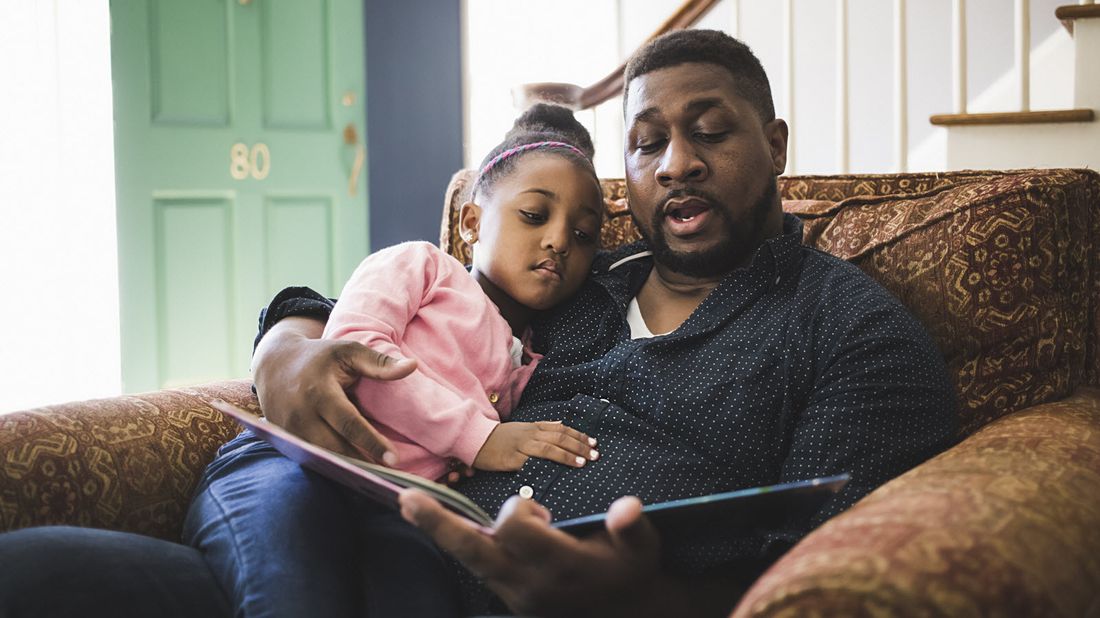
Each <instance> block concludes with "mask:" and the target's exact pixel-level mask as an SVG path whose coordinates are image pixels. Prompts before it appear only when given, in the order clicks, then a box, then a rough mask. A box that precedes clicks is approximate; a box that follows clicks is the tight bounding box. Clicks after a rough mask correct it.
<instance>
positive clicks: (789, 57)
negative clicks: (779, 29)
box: [783, 0, 797, 174]
mask: <svg viewBox="0 0 1100 618" xmlns="http://www.w3.org/2000/svg"><path fill="white" fill-rule="evenodd" d="M793 4H794V2H793V0H783V49H784V54H785V55H784V57H783V62H784V64H785V65H786V66H785V74H784V75H783V105H784V107H786V108H787V109H786V114H787V119H786V120H787V124H788V125H789V126H790V136H789V137H788V138H787V173H788V174H794V173H796V170H797V168H796V167H795V139H794V134H795V132H796V131H797V129H795V117H794V6H793Z"/></svg>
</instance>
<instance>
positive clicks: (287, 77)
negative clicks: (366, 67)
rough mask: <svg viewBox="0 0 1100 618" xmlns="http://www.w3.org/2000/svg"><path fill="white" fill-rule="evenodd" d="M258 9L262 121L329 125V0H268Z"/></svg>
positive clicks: (282, 124)
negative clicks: (261, 53) (261, 75)
mask: <svg viewBox="0 0 1100 618" xmlns="http://www.w3.org/2000/svg"><path fill="white" fill-rule="evenodd" d="M260 14H261V19H260V39H261V41H262V45H261V48H262V49H263V50H264V53H263V56H262V57H261V59H260V62H261V63H262V64H263V69H262V74H263V78H264V88H263V91H264V99H263V106H264V126H265V127H267V128H286V129H300V128H306V129H328V128H329V127H330V118H329V114H328V112H329V107H330V106H329V88H328V81H329V80H328V67H329V65H330V63H331V60H330V58H329V51H330V48H329V38H330V34H329V27H328V26H329V19H328V2H326V1H325V0H311V1H309V2H306V1H298V0H283V1H281V2H278V1H277V2H270V0H268V1H265V2H263V3H262V6H261V7H260Z"/></svg>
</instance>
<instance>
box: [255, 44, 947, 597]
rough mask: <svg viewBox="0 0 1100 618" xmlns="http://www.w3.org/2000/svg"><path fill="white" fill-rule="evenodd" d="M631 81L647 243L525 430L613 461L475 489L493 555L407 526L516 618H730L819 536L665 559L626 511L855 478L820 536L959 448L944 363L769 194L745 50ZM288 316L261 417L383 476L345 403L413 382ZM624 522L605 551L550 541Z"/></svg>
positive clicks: (591, 309) (732, 49) (549, 349)
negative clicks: (878, 492) (553, 429)
mask: <svg viewBox="0 0 1100 618" xmlns="http://www.w3.org/2000/svg"><path fill="white" fill-rule="evenodd" d="M625 81H626V91H625V93H624V112H625V117H626V127H627V139H626V148H625V156H626V180H627V191H628V197H629V203H630V209H631V213H632V215H633V217H634V219H635V221H636V223H637V226H638V229H639V230H640V231H641V232H642V234H643V236H644V237H645V239H646V240H645V241H644V242H641V243H638V244H636V245H633V246H631V247H626V248H624V249H621V250H619V251H616V252H614V253H613V254H610V255H605V256H602V257H601V258H599V259H597V263H596V264H595V265H594V272H593V275H592V278H591V281H590V283H589V285H587V286H586V288H585V289H584V290H583V291H582V292H581V293H580V294H579V295H578V297H577V298H576V299H575V300H574V301H573V302H571V303H569V304H568V306H566V307H563V308H560V309H559V310H557V311H556V312H555V313H554V314H553V315H551V316H549V317H548V318H547V319H546V320H545V322H544V323H543V324H541V325H540V328H539V330H538V333H539V335H540V337H539V340H540V343H541V345H542V346H543V347H544V349H545V351H546V356H545V358H544V360H543V362H542V365H540V367H539V369H538V372H537V373H536V375H535V377H534V378H533V379H532V381H531V383H530V384H529V385H528V389H527V392H525V394H524V398H523V401H522V402H521V405H520V407H519V408H518V409H517V410H516V411H515V412H514V413H513V417H512V418H513V419H515V420H523V421H532V420H545V419H554V420H563V421H564V422H566V423H567V424H569V425H571V426H574V427H576V428H578V429H580V430H581V431H584V432H586V433H588V434H589V435H593V436H596V437H597V438H598V439H599V444H600V453H601V458H600V460H599V461H598V462H595V463H594V464H592V465H589V466H586V467H585V468H583V469H578V470H564V469H561V468H562V467H560V466H555V465H554V464H552V463H550V462H541V461H537V460H530V461H529V462H528V463H527V464H526V465H525V466H524V468H523V469H522V470H520V471H519V472H518V473H517V474H516V475H501V474H491V473H482V474H478V475H477V476H475V477H473V478H471V479H467V480H464V481H463V482H462V483H461V485H460V489H461V490H462V491H463V492H464V493H466V494H467V495H469V496H470V497H472V498H473V499H474V500H475V501H477V502H479V503H480V504H482V505H483V506H485V507H486V508H488V509H490V510H494V509H496V508H498V507H501V506H502V505H503V508H502V510H501V517H500V519H499V521H498V525H497V528H496V532H495V534H494V535H493V536H491V537H490V536H486V535H484V534H481V533H480V532H478V531H476V530H475V529H473V528H472V527H470V526H469V525H468V524H466V523H465V522H463V521H462V520H461V519H460V518H458V517H456V516H454V515H452V514H450V513H449V512H447V511H445V510H443V509H442V508H440V506H439V505H438V504H436V503H435V502H433V501H432V500H431V499H429V498H427V497H426V496H424V495H422V494H417V493H415V492H406V494H405V495H403V496H402V508H403V513H404V515H405V516H406V518H407V519H408V520H409V521H412V522H414V523H415V524H417V525H418V526H420V527H422V529H424V530H425V531H427V532H428V533H429V534H430V535H431V536H432V537H433V538H434V539H435V540H436V541H437V542H438V544H439V545H440V546H442V547H443V548H444V549H446V550H447V551H449V552H450V553H451V554H452V555H454V556H456V557H457V558H458V559H459V560H461V561H462V562H463V563H464V564H465V565H466V566H467V567H468V568H469V569H470V571H472V572H473V573H475V574H476V575H478V576H480V577H482V578H484V579H485V580H486V582H487V584H488V586H489V588H490V589H492V590H493V591H494V592H496V593H497V595H499V597H500V598H501V599H503V600H504V601H505V602H506V603H507V605H508V606H509V607H510V608H511V609H512V610H514V611H517V612H521V613H530V614H537V615H540V616H542V615H563V616H580V615H599V616H611V615H630V616H641V615H650V614H652V615H674V614H676V613H678V611H677V609H679V610H680V611H682V610H683V608H685V607H688V606H690V607H691V608H692V611H693V612H697V613H698V614H699V615H723V614H725V613H728V612H729V610H730V609H731V608H732V607H733V605H734V604H735V603H736V601H737V599H738V597H739V594H740V592H741V591H742V589H743V587H744V586H745V585H747V584H748V583H750V582H751V580H752V578H753V577H754V576H755V575H757V574H758V573H759V571H760V569H761V568H763V567H764V566H766V565H767V564H768V563H770V561H772V560H774V559H775V558H776V557H777V556H778V555H779V554H780V553H782V552H783V551H784V550H785V549H787V548H789V547H790V546H791V545H792V544H793V543H795V542H797V540H798V539H799V538H801V536H802V535H804V534H805V533H806V532H807V531H808V530H806V529H790V530H778V531H776V532H775V533H773V534H769V535H747V534H738V533H736V532H735V531H734V532H730V531H713V534H712V535H710V537H709V538H708V539H707V540H706V541H705V542H704V543H701V544H699V545H697V546H694V547H678V548H677V550H676V551H672V552H665V553H664V554H663V555H662V553H661V550H660V545H659V544H660V539H659V538H658V537H657V535H656V534H655V532H654V531H653V529H652V528H651V527H650V526H649V525H648V523H647V522H646V521H645V518H644V517H642V516H640V502H639V501H638V500H637V499H633V498H626V499H623V500H621V501H617V502H614V504H612V501H613V500H614V499H615V498H618V497H620V496H624V495H630V496H640V497H641V498H642V501H644V502H654V501H661V500H668V499H674V498H679V497H686V496H691V495H701V494H707V493H713V492H716V491H723V490H729V489H734V488H740V487H750V486H756V485H765V484H770V483H776V482H783V481H791V480H799V479H806V478H813V477H818V476H825V475H830V474H836V473H841V472H848V473H850V474H851V475H852V481H851V483H850V484H849V485H848V486H847V487H846V488H845V489H844V490H843V492H842V493H841V494H840V495H839V496H838V497H837V498H835V499H834V500H833V501H832V502H831V503H830V504H828V505H827V506H826V508H825V509H824V510H823V511H822V512H821V513H819V514H818V516H817V517H816V518H815V520H814V522H813V523H814V524H817V523H820V522H821V521H823V520H824V519H826V518H827V517H829V516H832V515H834V514H836V513H838V512H840V511H841V510H843V509H844V508H847V507H848V506H850V505H851V504H852V503H854V502H855V501H856V500H858V499H859V498H860V497H862V496H863V495H865V494H866V493H867V492H869V491H870V490H871V489H873V488H874V487H876V486H878V485H879V484H881V483H883V482H885V481H886V480H888V479H890V478H892V477H893V476H896V475H897V474H899V473H901V472H903V471H904V470H906V469H908V468H910V467H912V466H913V465H915V464H917V463H919V462H921V461H923V460H924V459H926V458H927V457H929V456H931V455H932V454H935V453H936V452H938V451H940V450H942V449H943V448H944V447H946V446H947V445H949V444H950V443H951V442H952V441H953V440H954V438H955V433H956V418H955V405H954V400H953V395H952V389H951V386H950V385H949V383H948V381H947V379H946V376H945V371H944V368H943V365H942V360H941V359H940V357H939V354H938V353H937V352H936V350H935V348H934V347H933V345H932V344H931V343H930V341H929V339H928V337H927V335H926V334H925V333H924V332H923V331H922V330H921V329H920V327H919V326H918V325H917V324H916V323H915V321H914V320H913V319H912V318H911V317H910V316H909V315H908V314H907V313H906V312H905V311H904V309H903V308H902V307H901V306H900V305H899V304H898V303H897V302H896V301H895V300H894V299H893V298H891V297H890V296H889V294H887V293H886V292H885V291H884V290H882V289H881V288H880V287H879V286H877V285H876V284H875V283H874V282H872V281H871V280H870V279H868V278H867V277H866V276H865V275H864V274H863V273H861V272H860V271H858V269H856V268H854V267H852V266H850V265H848V264H845V263H843V262H841V261H839V260H836V259H834V258H831V257H829V256H826V255H824V254H821V253H820V252H817V251H814V250H812V249H809V248H806V247H802V246H801V245H800V243H799V241H800V239H801V225H800V224H799V222H798V221H797V220H796V219H795V218H794V217H792V216H789V215H788V216H784V215H783V213H782V211H781V207H780V201H779V197H778V194H777V191H776V177H777V176H778V175H779V174H781V173H782V172H783V169H784V166H785V163H786V146H787V126H786V123H785V122H784V121H782V120H780V119H777V118H775V114H774V110H773V108H772V101H771V93H770V88H769V86H768V81H767V77H766V75H765V74H764V71H763V69H762V67H761V66H760V64H759V62H758V61H757V59H756V58H755V57H754V56H753V55H752V53H751V52H750V51H749V50H748V49H747V48H746V47H745V46H744V45H743V44H741V43H739V42H737V41H735V40H733V39H731V38H729V37H728V36H726V35H723V34H721V33H718V32H713V31H684V32H679V33H674V34H671V35H667V36H665V37H662V38H661V39H658V40H657V41H655V42H653V43H651V44H650V45H648V46H646V47H645V48H643V49H642V50H640V51H639V52H638V53H637V54H636V55H635V56H634V57H633V58H632V59H631V61H630V63H629V64H628V67H627V71H626V79H625ZM287 298H289V299H290V300H288V301H286V302H284V303H279V304H276V303H273V305H272V310H273V311H274V312H275V314H276V317H279V316H281V315H300V314H305V315H308V316H311V317H310V318H295V319H292V320H284V321H281V322H278V323H277V324H275V325H274V326H273V327H272V328H271V330H270V332H268V333H267V335H266V336H265V337H263V339H262V340H261V341H260V343H259V346H258V348H257V350H256V357H255V362H254V373H255V379H256V385H257V388H258V394H259V396H260V400H261V403H262V405H263V408H264V410H265V413H266V414H267V416H268V417H269V418H271V419H272V420H274V421H275V422H277V423H280V424H282V425H284V426H286V427H288V428H290V429H291V430H293V431H295V432H297V433H299V434H301V435H303V436H305V437H307V438H309V439H311V440H313V441H315V442H318V443H320V444H323V445H325V446H328V447H330V448H335V449H339V450H345V451H349V452H359V453H360V454H363V455H369V456H371V457H373V458H375V459H378V460H383V461H387V460H388V459H387V458H388V457H390V455H389V454H388V453H387V449H388V445H387V443H386V442H385V440H384V439H382V438H381V437H380V436H378V434H377V433H375V432H374V431H373V429H372V428H371V427H370V426H369V424H368V423H367V422H366V421H365V420H363V419H362V417H361V416H360V415H359V414H358V413H357V412H356V411H355V408H354V407H353V406H352V405H351V404H350V403H349V402H347V400H346V397H345V396H344V394H343V392H344V390H345V389H347V388H348V387H349V385H350V384H352V383H353V382H354V381H355V380H356V379H358V378H359V376H360V375H366V376H373V377H378V378H383V379H387V378H393V377H399V376H400V375H402V374H403V373H405V372H407V371H408V370H410V367H409V366H408V365H406V364H404V363H394V362H393V361H392V359H387V358H384V357H380V356H377V355H374V354H372V353H371V352H369V351H367V350H365V349H361V348H355V347H354V346H350V345H337V344H330V343H327V342H318V341H316V340H315V337H316V336H317V335H318V334H319V332H320V330H321V322H320V321H317V320H316V318H320V319H323V318H324V316H325V314H326V313H327V307H326V301H324V299H322V298H320V297H318V296H310V295H309V294H305V293H300V292H292V293H290V294H288V295H287ZM288 303H289V304H288ZM274 322H275V319H273V318H272V316H268V324H269V325H270V324H271V323H274ZM362 403H363V404H364V405H365V406H367V407H369V406H370V405H385V402H362ZM516 494H519V495H522V496H524V497H526V498H533V500H522V499H516V498H514V497H513V498H511V499H509V497H510V496H514V495H516ZM506 500H507V502H506ZM540 503H542V504H545V505H546V507H549V508H546V507H544V506H542V505H541V504H540ZM609 505H610V511H609V517H608V526H607V528H608V529H607V533H606V534H603V535H600V536H597V537H595V538H591V539H585V540H577V539H574V538H571V537H569V536H568V535H566V534H564V533H561V532H558V531H556V530H554V529H552V528H551V527H550V526H549V525H548V522H549V521H550V519H551V514H552V515H553V517H554V518H556V519H563V518H568V517H574V516H579V515H584V514H589V513H593V512H600V511H603V510H605V509H607V508H608V507H609ZM469 587H470V586H467V588H469Z"/></svg>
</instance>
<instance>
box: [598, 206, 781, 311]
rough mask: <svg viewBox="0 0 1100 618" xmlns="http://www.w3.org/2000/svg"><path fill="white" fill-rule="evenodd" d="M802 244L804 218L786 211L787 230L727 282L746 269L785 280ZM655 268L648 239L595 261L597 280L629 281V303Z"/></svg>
mask: <svg viewBox="0 0 1100 618" xmlns="http://www.w3.org/2000/svg"><path fill="white" fill-rule="evenodd" d="M801 245H802V220H801V219H799V218H798V217H796V216H794V215H792V214H789V213H784V214H783V232H782V233H781V234H780V235H779V236H773V237H772V238H769V239H767V240H765V241H764V242H763V243H761V244H760V246H759V247H758V248H757V249H756V252H755V253H754V254H753V258H752V260H751V261H750V263H749V265H748V266H746V267H743V268H738V269H736V270H734V271H733V272H731V273H729V274H727V275H726V276H725V278H724V279H723V284H724V283H725V282H726V281H728V280H730V279H732V278H736V277H738V276H741V275H743V274H744V273H757V272H760V273H762V274H771V275H773V276H772V280H773V282H775V283H778V281H775V280H776V278H778V279H779V280H780V281H781V280H782V277H783V276H784V275H785V274H787V273H788V272H790V270H791V268H792V267H793V266H795V265H796V264H795V262H796V261H797V260H798V258H799V256H800V253H799V251H798V248H799V247H800V246H801ZM652 268H653V252H652V250H650V248H649V244H648V243H647V242H646V241H644V240H639V241H636V242H633V243H630V244H629V245H625V246H623V247H620V248H618V249H616V250H614V251H609V252H606V253H601V254H600V255H599V256H597V258H596V260H595V262H593V264H592V274H593V277H594V278H596V279H597V280H600V281H601V282H605V287H606V283H610V282H611V281H627V282H629V284H628V285H627V286H626V293H627V294H628V295H629V297H628V298H626V299H624V306H625V302H629V300H630V298H633V297H634V296H635V295H637V293H638V289H640V288H641V286H642V284H643V283H645V279H646V277H648V276H649V271H650V270H652ZM639 275H640V276H639ZM611 287H616V288H617V287H620V286H615V285H612V286H611Z"/></svg>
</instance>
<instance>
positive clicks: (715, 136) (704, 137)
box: [695, 131, 729, 143]
mask: <svg viewBox="0 0 1100 618" xmlns="http://www.w3.org/2000/svg"><path fill="white" fill-rule="evenodd" d="M728 134H729V132H728V131H715V132H713V133H707V132H703V131H699V132H697V133H696V134H695V139H698V140H700V141H704V142H710V143H714V142H720V141H722V140H723V139H725V138H726V135H728Z"/></svg>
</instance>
